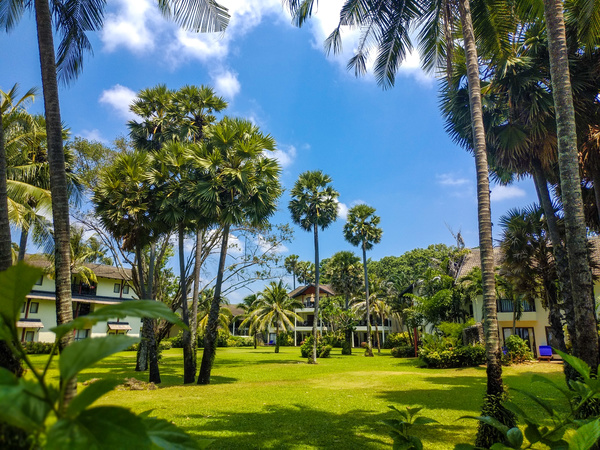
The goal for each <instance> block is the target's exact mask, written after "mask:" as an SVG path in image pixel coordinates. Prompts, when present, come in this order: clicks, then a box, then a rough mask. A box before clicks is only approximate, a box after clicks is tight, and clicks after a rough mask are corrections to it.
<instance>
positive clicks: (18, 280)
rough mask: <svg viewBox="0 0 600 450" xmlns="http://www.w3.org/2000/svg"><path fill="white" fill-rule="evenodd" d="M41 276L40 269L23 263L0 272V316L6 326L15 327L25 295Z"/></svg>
mask: <svg viewBox="0 0 600 450" xmlns="http://www.w3.org/2000/svg"><path fill="white" fill-rule="evenodd" d="M41 276H42V271H41V270H40V269H36V268H34V267H30V266H28V265H26V264H25V263H24V262H19V263H18V264H17V265H15V266H11V267H9V268H8V269H7V270H5V271H3V272H0V316H2V317H3V319H4V321H5V324H6V325H9V326H10V324H12V326H13V327H14V326H15V323H16V321H17V319H18V318H19V312H20V311H21V307H22V306H23V302H25V298H26V296H27V294H29V293H30V292H31V288H32V287H33V285H34V284H35V282H36V281H37V280H38V279H39V278H40V277H41Z"/></svg>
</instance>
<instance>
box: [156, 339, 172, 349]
mask: <svg viewBox="0 0 600 450" xmlns="http://www.w3.org/2000/svg"><path fill="white" fill-rule="evenodd" d="M171 348H173V343H172V342H171V341H169V340H168V339H163V340H162V341H160V344H158V350H159V351H163V350H169V349H171Z"/></svg>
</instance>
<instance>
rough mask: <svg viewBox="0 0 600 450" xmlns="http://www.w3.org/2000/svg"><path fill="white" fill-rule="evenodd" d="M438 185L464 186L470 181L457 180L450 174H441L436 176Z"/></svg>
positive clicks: (464, 179)
mask: <svg viewBox="0 0 600 450" xmlns="http://www.w3.org/2000/svg"><path fill="white" fill-rule="evenodd" d="M435 178H436V179H437V182H438V184H441V185H442V186H465V185H468V184H470V183H471V181H470V180H469V179H467V178H458V177H455V176H454V175H452V174H451V173H443V174H441V175H436V176H435Z"/></svg>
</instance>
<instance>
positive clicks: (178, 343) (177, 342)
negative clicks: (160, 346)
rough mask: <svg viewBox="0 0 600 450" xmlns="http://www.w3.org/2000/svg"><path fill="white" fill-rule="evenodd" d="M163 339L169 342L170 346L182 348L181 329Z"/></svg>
mask: <svg viewBox="0 0 600 450" xmlns="http://www.w3.org/2000/svg"><path fill="white" fill-rule="evenodd" d="M163 340H164V341H169V342H171V348H183V331H179V333H177V335H176V336H173V337H171V338H167V339H163Z"/></svg>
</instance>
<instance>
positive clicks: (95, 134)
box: [78, 128, 108, 144]
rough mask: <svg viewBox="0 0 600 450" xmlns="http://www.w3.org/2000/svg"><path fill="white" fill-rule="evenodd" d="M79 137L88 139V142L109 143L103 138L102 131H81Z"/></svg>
mask: <svg viewBox="0 0 600 450" xmlns="http://www.w3.org/2000/svg"><path fill="white" fill-rule="evenodd" d="M78 136H80V137H82V138H83V139H87V140H88V141H95V142H101V143H102V144H106V143H108V141H107V140H106V139H104V137H103V136H102V133H101V132H100V130H98V129H96V128H94V129H93V130H81V131H80V132H79V133H78Z"/></svg>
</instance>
